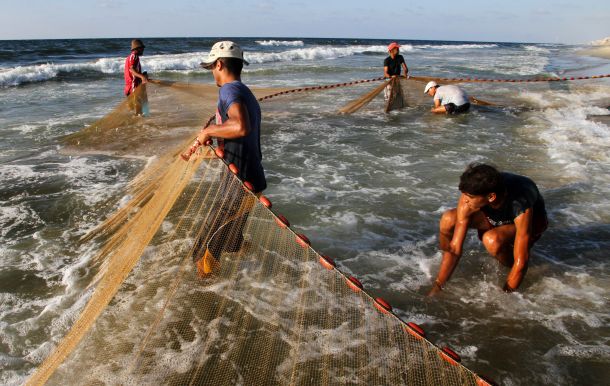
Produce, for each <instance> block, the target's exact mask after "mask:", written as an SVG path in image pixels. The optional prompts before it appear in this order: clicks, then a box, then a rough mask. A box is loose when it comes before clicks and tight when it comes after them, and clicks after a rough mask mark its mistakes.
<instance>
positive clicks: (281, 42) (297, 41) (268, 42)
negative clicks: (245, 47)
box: [256, 40, 305, 47]
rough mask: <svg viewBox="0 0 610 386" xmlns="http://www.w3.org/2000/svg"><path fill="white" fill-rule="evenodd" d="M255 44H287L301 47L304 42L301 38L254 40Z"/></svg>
mask: <svg viewBox="0 0 610 386" xmlns="http://www.w3.org/2000/svg"><path fill="white" fill-rule="evenodd" d="M256 44H259V45H261V46H287V47H303V46H304V45H305V43H303V41H302V40H256Z"/></svg>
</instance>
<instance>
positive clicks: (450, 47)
mask: <svg viewBox="0 0 610 386" xmlns="http://www.w3.org/2000/svg"><path fill="white" fill-rule="evenodd" d="M403 47H404V46H403ZM411 47H413V48H414V49H416V50H427V49H433V50H474V49H481V48H496V47H498V45H497V44H423V45H417V46H411ZM401 49H402V47H401Z"/></svg>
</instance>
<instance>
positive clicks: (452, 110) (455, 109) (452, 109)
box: [444, 102, 470, 114]
mask: <svg viewBox="0 0 610 386" xmlns="http://www.w3.org/2000/svg"><path fill="white" fill-rule="evenodd" d="M444 106H445V111H446V112H447V114H462V113H465V112H467V111H468V110H469V109H470V103H468V102H467V103H464V104H463V105H459V106H456V105H455V103H447V104H446V105H444Z"/></svg>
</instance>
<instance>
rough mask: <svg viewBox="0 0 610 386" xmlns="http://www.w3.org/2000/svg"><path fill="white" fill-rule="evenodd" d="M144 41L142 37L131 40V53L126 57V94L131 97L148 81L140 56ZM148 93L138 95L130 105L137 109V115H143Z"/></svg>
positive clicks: (142, 52) (142, 51)
mask: <svg viewBox="0 0 610 386" xmlns="http://www.w3.org/2000/svg"><path fill="white" fill-rule="evenodd" d="M144 47H145V46H144V43H142V40H140V39H133V40H132V41H131V53H130V54H129V56H128V57H127V58H126V59H125V89H124V92H125V96H127V97H129V96H130V95H131V94H133V92H134V91H135V89H136V87H138V86H139V85H141V84H144V83H146V82H147V81H148V75H147V74H146V73H145V72H142V67H141V65H140V56H142V55H143V54H144ZM146 99H147V98H146V94H145V93H144V94H143V95H139V96H136V98H135V99H134V101H132V102H130V106H131V107H132V109H134V110H135V113H136V115H142V105H143V104H144V103H145V102H146Z"/></svg>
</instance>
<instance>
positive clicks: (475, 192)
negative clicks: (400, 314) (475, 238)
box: [428, 163, 548, 296]
mask: <svg viewBox="0 0 610 386" xmlns="http://www.w3.org/2000/svg"><path fill="white" fill-rule="evenodd" d="M459 189H460V191H461V192H462V194H461V196H460V199H459V201H458V204H457V208H454V209H450V210H447V211H446V212H444V213H443V215H442V217H441V221H440V231H439V243H440V248H441V250H442V251H443V259H442V261H441V266H440V269H439V273H438V275H437V277H436V280H435V281H434V285H433V287H432V289H431V290H430V292H429V294H428V295H430V296H432V295H434V294H436V293H437V292H439V291H441V290H442V289H443V286H444V285H445V283H447V281H449V278H450V277H451V274H452V273H453V271H454V269H455V267H456V266H457V264H458V262H459V260H460V257H461V256H462V247H463V245H464V240H465V238H466V233H467V231H468V228H474V229H476V230H477V231H478V234H479V239H480V240H481V241H482V242H483V245H484V246H485V248H486V249H487V251H488V252H489V254H491V255H492V256H493V257H495V258H496V259H497V260H498V261H499V262H500V263H501V264H502V265H504V266H506V267H509V268H510V272H509V274H508V276H507V278H506V283H505V284H504V291H506V292H512V291H514V290H516V289H517V288H518V287H519V285H520V284H521V282H522V281H523V277H524V276H525V273H526V271H527V266H528V262H529V254H530V249H531V248H532V246H533V245H534V243H535V242H536V241H538V239H540V237H541V235H542V233H543V232H544V231H545V230H546V229H547V226H548V219H547V215H546V209H545V205H544V199H543V198H542V195H541V194H540V192H539V191H538V187H537V186H536V184H535V183H534V182H533V181H532V180H531V179H529V178H527V177H524V176H520V175H516V174H511V173H506V172H503V173H501V172H499V171H498V170H497V169H496V168H494V167H493V166H490V165H486V164H476V163H474V164H470V165H469V166H468V168H467V169H466V171H464V173H463V174H462V175H461V177H460V184H459Z"/></svg>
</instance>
